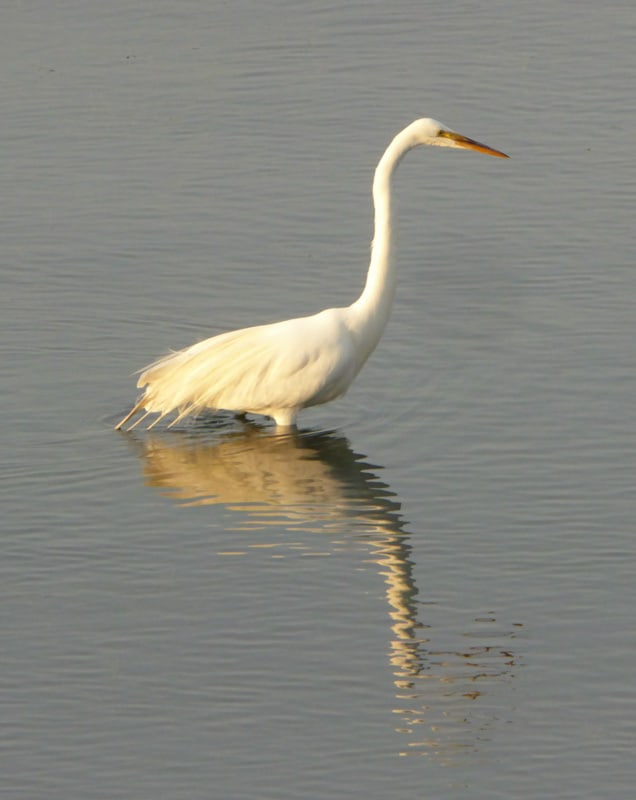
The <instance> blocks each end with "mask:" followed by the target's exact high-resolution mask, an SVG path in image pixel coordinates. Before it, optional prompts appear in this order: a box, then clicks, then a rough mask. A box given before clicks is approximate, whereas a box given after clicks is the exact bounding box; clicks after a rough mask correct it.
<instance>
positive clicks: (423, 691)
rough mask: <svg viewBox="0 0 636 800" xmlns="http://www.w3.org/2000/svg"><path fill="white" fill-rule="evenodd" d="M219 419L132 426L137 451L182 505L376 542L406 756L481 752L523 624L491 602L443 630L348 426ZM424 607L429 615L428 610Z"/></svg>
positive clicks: (400, 523) (382, 489)
mask: <svg viewBox="0 0 636 800" xmlns="http://www.w3.org/2000/svg"><path fill="white" fill-rule="evenodd" d="M212 424H213V425H214V424H216V425H217V426H219V427H216V428H214V427H210V423H207V424H206V423H197V424H196V426H195V427H194V428H189V429H187V430H184V431H171V432H166V433H163V434H156V435H152V436H149V435H147V434H146V435H145V436H143V437H141V436H139V437H138V436H137V435H135V434H131V433H126V434H122V435H124V436H126V438H127V439H128V440H129V441H130V442H131V444H133V446H134V447H135V449H136V450H137V452H138V454H139V456H140V458H141V460H142V463H143V472H144V475H145V477H146V483H147V485H149V486H153V487H156V488H159V489H161V490H162V492H163V493H164V494H166V495H167V496H169V497H170V498H171V499H172V500H173V501H175V502H176V503H178V504H179V505H181V506H193V505H205V504H221V505H223V506H225V507H226V508H228V509H230V510H232V511H233V512H235V513H236V514H237V515H238V518H239V522H238V525H237V528H239V529H242V530H245V529H246V528H250V529H251V530H254V529H258V528H262V529H268V530H271V526H272V525H275V526H276V525H277V526H282V527H283V528H286V529H287V530H295V531H299V530H302V531H305V532H320V533H322V534H325V533H327V534H329V537H330V541H331V543H332V545H333V544H334V542H336V540H338V544H340V543H341V542H342V537H343V536H346V537H348V538H349V539H350V538H351V537H352V536H353V537H355V538H356V539H357V540H358V541H359V542H362V543H364V545H365V547H368V548H369V550H370V553H371V561H372V562H373V563H375V564H377V565H378V567H379V573H380V575H381V576H382V577H383V579H384V582H385V584H386V598H387V601H388V605H389V616H390V618H391V631H392V637H391V641H390V647H389V653H388V655H389V659H390V663H391V668H392V672H393V681H394V685H395V704H394V713H395V714H396V717H397V718H398V721H397V724H396V727H395V730H396V731H397V732H399V733H400V734H403V735H404V736H405V737H406V738H405V739H404V740H403V742H405V744H402V745H401V746H400V751H399V752H400V755H405V756H407V755H428V756H431V755H432V756H435V757H436V758H438V759H439V760H440V761H442V762H448V763H450V762H452V761H453V760H455V758H457V757H458V756H459V755H460V754H462V753H467V752H470V751H475V750H477V749H478V747H479V742H480V740H482V739H483V738H484V737H487V736H488V733H487V732H488V730H489V729H490V728H491V727H492V726H493V725H494V724H495V722H496V721H497V720H499V719H501V718H502V716H503V713H504V712H502V710H501V708H500V707H499V706H498V705H497V703H496V700H494V699H493V698H491V697H490V695H491V694H492V693H493V692H494V691H495V690H496V689H498V688H499V687H500V686H501V684H502V682H503V683H509V682H510V681H511V679H512V678H513V677H514V674H515V669H516V667H517V664H518V658H517V655H516V654H515V652H514V649H513V643H514V639H515V638H516V634H517V631H518V629H519V628H520V627H521V625H520V624H519V623H516V624H515V623H513V624H511V625H507V626H506V627H501V626H500V624H499V622H498V620H497V619H496V615H495V614H494V613H493V612H487V613H484V614H480V615H479V616H475V615H474V614H473V615H471V618H470V620H469V622H468V629H466V622H465V621H464V622H463V623H462V627H463V630H462V629H461V628H460V629H459V630H458V631H457V632H455V631H453V632H449V631H444V630H442V629H438V627H439V626H436V625H435V623H434V619H435V616H436V615H437V613H439V612H438V611H436V609H437V606H436V603H435V601H434V600H430V601H429V602H422V601H421V600H418V599H416V598H417V594H418V590H417V587H416V585H415V578H414V569H413V567H414V563H413V560H412V558H411V555H412V548H411V546H410V544H409V533H408V531H407V530H406V529H405V528H406V523H405V521H404V520H403V519H402V517H401V515H400V504H399V502H398V501H397V500H396V499H395V495H394V494H393V493H392V492H391V490H390V489H389V487H388V486H387V485H386V484H385V483H383V482H382V481H381V480H380V479H379V478H378V476H377V474H376V471H377V470H379V469H380V467H378V466H377V465H372V464H370V463H368V462H367V461H365V456H363V455H360V454H357V453H354V452H353V450H352V449H351V447H350V445H349V443H348V441H347V439H346V438H345V437H344V436H342V435H340V434H338V433H335V432H333V431H322V432H321V431H305V432H298V431H296V432H290V433H289V434H288V435H283V436H281V435H276V436H274V435H271V433H270V432H269V431H268V430H267V429H266V428H265V429H264V428H262V427H260V426H256V425H251V424H250V423H249V422H248V421H246V420H244V421H243V422H242V423H239V422H238V421H232V422H231V423H230V422H229V421H227V420H223V419H221V420H220V421H219V420H218V417H217V419H216V420H215V421H214V422H213V423H212ZM239 425H240V427H237V426H239ZM295 544H296V545H297V543H295ZM321 546H322V547H324V541H322V545H321ZM334 549H337V548H334ZM422 613H424V615H425V616H426V621H421V620H419V619H418V614H419V615H421V614H422ZM504 708H505V704H504Z"/></svg>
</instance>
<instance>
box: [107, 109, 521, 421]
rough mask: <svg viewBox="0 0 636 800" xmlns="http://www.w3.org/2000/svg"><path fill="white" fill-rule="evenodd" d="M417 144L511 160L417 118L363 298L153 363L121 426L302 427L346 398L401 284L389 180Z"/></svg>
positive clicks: (381, 202) (385, 191)
mask: <svg viewBox="0 0 636 800" xmlns="http://www.w3.org/2000/svg"><path fill="white" fill-rule="evenodd" d="M419 145H439V146H442V147H455V148H469V149H472V150H479V151H481V152H482V153H487V154H488V155H491V156H498V157H500V158H507V157H508V156H506V155H505V153H501V152H499V151H498V150H494V149H493V148H491V147H488V146H487V145H483V144H480V143H479V142H476V141H474V140H473V139H468V138H467V137H465V136H462V135H461V134H459V133H456V132H455V131H452V130H450V129H449V128H446V127H445V126H443V125H442V124H441V123H440V122H437V121H436V120H434V119H418V120H415V122H413V123H411V124H410V125H409V126H408V127H406V128H405V129H404V130H403V131H401V132H400V133H398V135H397V136H396V137H395V138H394V139H393V141H392V142H391V144H390V145H389V146H388V148H387V149H386V151H385V153H384V155H383V156H382V158H381V159H380V162H379V163H378V166H377V168H376V170H375V177H374V180H373V204H374V210H375V231H374V237H373V246H372V249H371V263H370V264H369V271H368V273H367V280H366V284H365V286H364V289H363V291H362V294H361V295H360V297H358V299H357V300H356V301H355V302H354V303H352V305H350V306H347V307H345V308H329V309H326V310H325V311H321V312H320V313H318V314H314V315H312V316H308V317H298V318H297V319H289V320H285V321H283V322H275V323H271V324H269V325H258V326H256V327H252V328H243V329H241V330H237V331H231V332H229V333H222V334H220V335H218V336H213V337H211V338H210V339H205V340H204V341H202V342H199V343H198V344H194V345H192V346H191V347H187V348H186V349H185V350H180V351H178V352H175V353H170V354H169V355H167V356H165V357H164V358H161V359H160V360H159V361H156V362H155V363H154V364H151V365H150V366H148V367H147V368H146V369H145V370H144V371H143V372H142V373H141V376H140V378H139V381H138V383H137V386H138V387H140V388H144V393H143V395H142V396H141V397H140V398H139V400H138V401H137V403H136V405H135V407H134V408H133V409H132V411H131V412H130V413H129V414H127V415H126V416H125V417H124V419H122V420H121V422H119V423H118V424H117V426H116V428H121V427H122V426H123V425H125V423H126V422H128V420H129V419H131V418H132V417H133V416H134V415H135V414H137V413H138V412H140V411H142V410H143V411H145V413H144V414H143V415H142V416H141V417H139V419H137V421H136V422H135V423H134V424H133V425H132V426H131V428H132V427H135V425H137V424H139V422H141V421H142V420H143V419H145V418H146V417H147V416H148V415H149V414H158V416H157V417H156V419H155V420H154V421H153V422H152V424H151V425H150V426H149V427H152V426H153V425H155V424H156V423H157V422H158V421H159V420H160V419H163V418H164V417H165V416H166V415H168V414H170V413H172V412H175V413H176V417H175V419H174V420H173V421H172V423H171V424H174V423H175V422H178V421H179V420H181V419H183V418H184V417H186V416H188V415H189V414H196V413H197V412H199V411H202V410H203V409H210V410H218V409H224V410H228V411H234V412H238V413H254V414H263V415H266V416H269V417H273V418H274V420H275V421H276V424H277V425H278V426H280V427H287V426H291V425H294V424H295V421H296V417H297V415H298V412H299V411H300V410H301V409H302V408H307V407H308V406H315V405H319V404H320V403H326V402H327V401H329V400H334V399H335V398H336V397H341V396H342V395H344V394H345V392H346V391H347V389H348V388H349V386H350V385H351V383H352V381H353V379H354V378H355V377H356V375H357V374H358V372H359V371H360V369H361V368H362V366H363V365H364V363H365V361H366V360H367V358H368V357H369V356H370V355H371V353H372V352H373V350H374V349H375V347H376V345H377V344H378V342H379V340H380V337H381V336H382V333H383V332H384V329H385V327H386V323H387V321H388V318H389V314H390V312H391V306H392V304H393V297H394V294H395V286H396V279H397V276H396V269H395V263H394V259H393V247H392V225H391V179H392V177H393V173H394V172H395V169H396V167H397V166H398V164H399V163H400V161H401V160H402V158H403V157H404V156H405V155H406V153H408V151H409V150H411V149H412V148H414V147H417V146H419Z"/></svg>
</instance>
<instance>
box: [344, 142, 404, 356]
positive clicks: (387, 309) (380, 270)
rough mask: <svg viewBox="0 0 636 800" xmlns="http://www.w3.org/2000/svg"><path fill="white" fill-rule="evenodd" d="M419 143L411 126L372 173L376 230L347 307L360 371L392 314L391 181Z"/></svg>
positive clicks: (393, 290) (394, 283)
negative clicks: (361, 280)
mask: <svg viewBox="0 0 636 800" xmlns="http://www.w3.org/2000/svg"><path fill="white" fill-rule="evenodd" d="M417 144H419V142H418V141H417V140H416V138H415V136H414V134H413V131H412V130H411V126H409V127H408V128H405V129H404V130H403V131H402V132H401V133H398V135H397V136H396V137H395V139H393V141H392V142H391V144H390V145H389V146H388V147H387V149H386V151H385V153H384V155H383V156H382V158H381V159H380V162H379V164H378V166H377V167H376V170H375V176H374V178H373V207H374V212H375V228H374V234H373V244H372V246H371V262H370V264H369V271H368V272H367V280H366V283H365V286H364V289H363V291H362V294H361V295H360V297H359V298H358V299H357V300H356V301H355V303H353V305H351V306H350V307H349V312H350V318H351V328H352V332H353V333H354V335H355V337H356V340H357V343H358V356H359V359H360V363H359V366H358V369H360V367H362V365H363V364H364V362H365V361H366V360H367V358H368V357H369V355H371V353H372V352H373V350H375V348H376V345H377V344H378V342H379V341H380V337H381V336H382V334H383V333H384V329H385V328H386V324H387V322H388V319H389V315H390V314H391V307H392V305H393V298H394V296H395V287H396V284H397V274H396V268H395V261H394V258H393V230H392V214H391V179H392V177H393V174H394V172H395V170H396V168H397V166H398V164H399V163H400V161H401V160H402V158H404V156H405V155H406V153H408V151H409V150H410V149H411V148H412V147H415V146H416V145H417Z"/></svg>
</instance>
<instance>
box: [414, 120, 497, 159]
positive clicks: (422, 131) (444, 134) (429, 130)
mask: <svg viewBox="0 0 636 800" xmlns="http://www.w3.org/2000/svg"><path fill="white" fill-rule="evenodd" d="M407 130H408V131H409V132H410V133H411V134H412V136H413V139H414V142H413V144H414V146H417V145H435V146H437V147H460V148H462V149H464V150H466V149H468V150H479V152H480V153H486V154H487V155H489V156H497V158H508V156H507V155H506V154H505V153H502V152H501V151H500V150H495V149H494V148H493V147H489V146H488V145H487V144H482V143H481V142H476V141H475V140H474V139H469V138H468V137H467V136H462V134H461V133H457V131H454V130H452V129H451V128H448V127H447V126H446V125H443V124H442V123H441V122H438V121H437V120H436V119H430V118H428V117H426V118H424V119H416V120H415V122H413V123H412V124H411V125H409V127H408V128H407Z"/></svg>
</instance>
